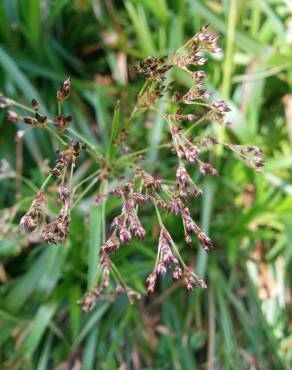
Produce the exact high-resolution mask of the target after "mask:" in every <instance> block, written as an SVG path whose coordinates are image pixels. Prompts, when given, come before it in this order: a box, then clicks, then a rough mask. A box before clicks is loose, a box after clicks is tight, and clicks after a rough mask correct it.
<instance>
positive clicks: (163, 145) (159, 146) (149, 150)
mask: <svg viewBox="0 0 292 370" xmlns="http://www.w3.org/2000/svg"><path fill="white" fill-rule="evenodd" d="M168 147H170V144H159V145H153V146H150V147H149V148H145V149H140V150H137V151H136V152H133V153H129V154H126V155H125V156H124V157H123V158H121V159H120V160H118V161H117V163H118V162H120V161H123V159H124V158H131V157H135V156H137V155H140V154H144V153H148V152H151V151H152V150H156V149H163V148H168Z"/></svg>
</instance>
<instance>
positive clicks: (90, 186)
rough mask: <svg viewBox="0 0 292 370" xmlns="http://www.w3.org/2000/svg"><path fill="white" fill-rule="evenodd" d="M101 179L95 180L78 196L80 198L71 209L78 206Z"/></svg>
mask: <svg viewBox="0 0 292 370" xmlns="http://www.w3.org/2000/svg"><path fill="white" fill-rule="evenodd" d="M98 180H99V178H95V179H94V180H93V181H92V182H91V183H90V184H89V185H88V186H87V187H86V188H85V189H84V190H83V192H82V193H81V194H80V195H79V196H78V198H77V199H76V200H75V202H74V203H73V204H72V207H71V209H73V208H75V207H76V206H77V204H78V203H79V202H80V200H81V199H82V198H83V197H84V195H86V194H87V193H88V192H89V190H90V189H91V188H92V187H93V186H94V185H95V184H96V183H97V181H98Z"/></svg>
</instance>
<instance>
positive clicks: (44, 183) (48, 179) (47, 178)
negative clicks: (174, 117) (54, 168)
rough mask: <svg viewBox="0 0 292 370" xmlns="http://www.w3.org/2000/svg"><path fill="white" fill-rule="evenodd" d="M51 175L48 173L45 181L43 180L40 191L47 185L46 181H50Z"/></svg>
mask: <svg viewBox="0 0 292 370" xmlns="http://www.w3.org/2000/svg"><path fill="white" fill-rule="evenodd" d="M52 176H53V175H52V174H51V173H50V174H49V175H48V176H47V177H46V179H45V181H44V182H43V184H42V186H41V187H40V191H41V190H44V188H45V187H46V186H47V184H48V182H49V181H50V179H51V178H52Z"/></svg>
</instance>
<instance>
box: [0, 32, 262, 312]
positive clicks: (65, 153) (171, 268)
mask: <svg viewBox="0 0 292 370" xmlns="http://www.w3.org/2000/svg"><path fill="white" fill-rule="evenodd" d="M207 30H208V26H203V27H202V28H201V29H200V30H199V32H198V33H197V34H196V35H194V36H193V37H192V38H191V39H190V40H189V41H188V42H187V43H186V44H185V45H183V47H181V48H180V49H178V50H177V51H176V52H175V53H174V54H173V55H171V56H162V57H148V58H147V59H145V60H144V61H142V62H140V63H139V64H138V66H137V68H136V70H137V72H139V73H142V74H143V75H144V76H145V78H146V82H145V84H144V85H143V87H142V89H141V91H140V93H139V95H138V98H137V102H136V105H135V107H134V109H133V112H132V114H131V116H130V118H129V120H128V121H127V123H126V124H125V126H124V127H123V128H122V129H121V130H119V129H117V128H113V132H112V141H111V142H110V144H109V145H110V146H109V148H108V151H107V154H105V155H102V154H101V153H99V152H98V150H97V149H96V147H95V146H94V145H90V142H88V141H87V140H86V139H84V141H85V142H87V143H88V148H87V147H86V146H85V145H84V144H80V143H78V142H75V141H74V140H73V138H72V137H71V136H70V135H71V134H73V135H75V137H79V138H82V136H81V135H80V134H79V133H76V132H75V133H74V130H73V129H72V127H69V125H70V123H71V121H72V118H71V116H65V115H64V113H63V112H62V104H63V102H64V100H66V99H67V98H68V96H69V94H70V90H71V81H70V78H68V79H66V80H65V81H64V83H63V84H62V85H61V86H60V88H59V89H58V91H57V94H56V99H57V115H56V117H55V118H54V119H49V118H48V117H47V116H45V115H43V114H41V113H40V111H39V104H38V102H37V101H36V100H35V99H34V100H33V101H32V102H31V107H27V109H26V110H27V111H28V112H29V113H30V116H21V115H19V114H18V113H17V111H14V110H12V109H11V107H13V106H14V107H18V108H23V107H24V106H23V105H20V104H17V103H16V102H14V101H13V100H10V99H8V98H7V97H5V96H3V95H0V108H9V110H8V112H7V118H8V119H9V120H10V121H12V122H18V121H23V122H24V123H26V124H28V125H30V126H31V127H32V128H35V127H40V128H43V129H47V130H48V131H49V132H51V133H52V134H54V136H55V137H56V138H57V139H58V141H59V143H61V145H62V148H61V149H59V150H57V152H56V155H57V159H56V162H55V165H54V167H53V168H51V169H50V170H49V176H48V180H49V179H50V178H53V177H55V181H56V182H57V192H58V201H59V203H60V204H61V207H60V211H59V213H58V215H57V216H56V217H55V218H54V219H53V220H51V221H50V222H48V223H46V222H45V217H44V211H43V208H44V200H45V197H44V184H43V186H42V187H41V190H40V191H39V192H38V193H37V195H36V196H35V198H34V200H33V203H32V205H31V207H30V209H29V211H28V212H27V213H26V214H25V215H24V216H23V217H22V219H21V221H20V223H21V225H22V226H23V227H24V229H25V230H26V231H27V232H32V231H34V230H36V229H37V228H38V227H39V226H40V225H41V224H42V223H44V224H45V225H44V226H43V229H42V233H41V235H42V238H43V240H44V241H45V242H47V243H49V244H59V243H63V242H64V241H65V240H66V239H67V237H68V233H69V229H70V222H71V211H72V208H73V207H74V206H75V204H76V203H78V201H79V200H80V199H81V198H82V197H83V196H84V195H85V194H87V192H88V191H90V190H91V191H92V190H93V189H94V190H95V184H96V183H97V182H98V181H100V180H101V181H103V180H105V181H106V183H107V181H108V179H110V178H113V179H116V176H118V177H119V178H122V177H123V176H124V175H125V174H126V172H121V170H122V169H123V168H124V167H126V166H124V167H123V164H124V163H126V161H124V157H123V156H122V158H120V159H118V160H117V161H116V162H117V164H115V163H114V162H115V161H114V160H112V159H113V156H114V154H112V153H113V152H114V153H116V150H115V149H114V150H112V149H113V147H112V146H116V147H119V146H122V145H121V144H124V142H125V141H126V139H127V137H128V134H129V132H130V131H129V129H130V123H129V122H132V121H133V117H135V115H136V114H143V113H144V112H146V111H148V110H151V111H155V112H156V113H158V114H160V115H161V117H162V118H163V119H164V120H165V122H166V129H167V130H168V132H169V137H170V142H169V143H168V144H167V145H166V146H167V147H170V148H171V150H172V152H173V154H174V155H176V157H177V168H176V170H175V180H176V181H175V182H174V183H175V185H169V182H168V181H163V180H157V179H155V178H154V177H153V176H152V175H151V174H149V173H147V172H146V171H144V170H143V169H141V168H139V167H138V164H137V163H138V161H139V160H140V159H141V157H140V156H139V151H138V152H137V153H138V154H137V155H136V154H135V153H130V154H129V155H130V158H132V163H131V166H130V169H129V171H128V172H127V176H128V174H129V172H130V171H132V170H133V172H132V175H130V176H129V178H130V180H128V181H127V182H125V183H123V184H122V185H120V186H118V187H116V188H115V189H114V190H112V191H111V195H113V196H115V197H117V198H119V199H120V200H121V201H122V207H121V211H120V213H119V214H118V215H117V216H116V217H115V218H114V219H113V220H112V222H111V225H110V230H109V231H110V235H109V237H108V238H106V236H105V235H104V234H105V232H104V230H103V231H102V240H103V241H104V243H103V245H102V246H101V247H100V256H99V257H100V258H99V261H100V262H99V266H98V274H97V280H96V282H95V286H94V288H93V289H91V290H89V291H88V292H86V293H85V295H84V296H83V298H82V299H80V300H79V301H78V303H79V304H80V305H81V306H82V310H83V311H84V312H88V311H90V310H92V308H93V307H94V305H95V303H96V300H97V299H99V298H100V297H101V294H102V292H103V291H104V290H105V289H106V288H108V290H110V289H111V288H112V284H111V277H113V278H114V279H115V281H116V283H117V284H116V285H115V288H114V293H115V294H121V293H126V294H127V295H128V297H129V300H130V301H133V299H135V298H139V297H140V294H139V293H137V292H135V291H133V290H132V289H131V288H129V287H128V286H127V285H126V284H125V282H124V281H123V279H122V277H121V276H120V273H119V271H118V270H117V268H116V267H115V265H114V263H113V260H112V259H111V254H112V253H117V252H118V251H119V249H120V248H122V247H123V245H129V244H130V243H131V241H132V240H133V239H136V240H138V241H140V240H142V239H144V238H145V237H146V230H147V227H145V225H144V226H143V225H142V222H141V220H140V212H141V208H142V207H143V205H144V204H145V203H147V204H148V206H147V207H149V206H152V207H153V208H154V209H155V212H156V216H157V220H158V223H159V226H160V235H159V240H158V245H157V258H156V262H155V265H154V268H153V270H152V271H151V273H150V275H149V276H148V278H147V279H146V286H147V290H148V292H149V293H153V292H154V290H155V286H156V285H157V281H158V278H159V277H160V276H164V275H165V274H167V273H170V274H171V275H172V279H173V281H174V282H177V281H180V282H181V283H182V284H183V285H184V286H185V288H186V289H187V290H188V291H192V290H193V288H194V287H195V286H200V287H201V288H206V287H207V286H206V283H205V281H204V280H203V279H201V278H200V277H198V276H197V275H196V274H195V272H193V271H192V270H191V269H190V267H188V266H187V264H185V262H184V260H183V258H182V256H181V252H180V248H179V245H177V244H176V242H175V241H174V239H173V237H172V236H171V233H170V231H169V230H168V229H167V227H166V226H165V225H164V223H163V213H171V214H173V215H175V216H177V217H178V218H179V220H180V221H181V224H182V227H183V230H184V240H185V242H186V243H187V244H188V245H190V246H192V245H193V238H194V239H195V240H197V242H196V243H197V244H199V245H200V246H201V247H202V248H203V250H204V251H205V252H209V251H210V250H211V248H212V247H213V242H212V240H211V239H210V238H209V236H208V235H206V234H205V232H204V231H203V230H202V229H201V228H200V226H198V225H197V223H196V222H195V221H194V220H193V218H192V216H191V212H190V209H189V205H188V202H189V201H190V199H191V198H192V197H199V196H201V195H202V194H203V191H202V190H201V188H200V187H199V186H198V185H197V184H196V183H195V181H194V179H193V176H192V175H191V174H192V173H193V171H190V170H189V168H193V169H194V171H197V174H198V175H199V177H200V176H206V175H211V176H217V175H218V172H217V170H216V169H215V168H214V167H213V165H212V163H209V162H204V161H203V160H202V157H203V156H204V153H205V152H206V151H208V150H209V149H212V148H213V147H215V146H217V145H222V146H223V147H224V148H227V149H229V150H231V151H232V152H234V153H236V154H237V155H238V156H239V157H240V158H241V159H242V160H243V161H245V162H246V163H247V164H248V165H249V166H251V167H253V168H255V169H256V170H257V171H259V170H260V169H261V168H262V167H263V165H264V160H263V159H262V158H261V151H260V149H259V148H257V147H254V146H241V145H237V144H233V143H221V142H219V140H218V139H217V138H216V137H214V136H213V135H210V134H207V135H205V136H202V137H199V136H196V137H194V136H191V135H190V134H191V133H193V130H194V128H195V127H197V125H199V124H202V123H205V122H208V121H215V122H218V123H219V124H221V125H228V124H229V121H228V120H227V118H228V117H226V115H227V114H228V112H230V108H229V106H228V105H227V104H226V102H225V101H223V100H217V101H212V99H211V98H212V94H211V92H209V91H208V90H207V89H206V87H205V85H204V79H205V78H206V77H207V74H206V73H205V71H203V70H201V66H203V65H204V64H205V63H206V62H207V56H208V53H218V52H220V50H221V49H220V48H219V47H218V45H217V43H218V36H216V35H213V34H211V33H208V32H207ZM175 68H179V69H180V70H182V71H184V73H187V74H188V75H189V76H190V78H191V80H192V81H193V86H192V87H191V88H190V89H189V90H186V89H184V90H182V89H180V88H178V87H177V86H176V82H175V81H171V82H168V81H170V80H169V78H168V76H167V73H169V72H170V71H171V70H173V69H175ZM162 97H163V98H164V99H165V100H166V102H167V103H168V105H169V107H170V110H169V112H168V113H164V112H161V111H160V110H159V109H158V108H157V107H156V103H157V102H158V101H159V99H160V98H162ZM165 100H164V101H165ZM118 108H119V109H120V105H119V104H118ZM194 108H196V110H195V109H194ZM50 125H51V126H50ZM187 125H188V126H187ZM82 150H86V151H87V152H88V153H89V155H90V156H91V157H92V158H93V159H94V164H96V163H97V160H98V166H99V168H98V170H97V171H95V172H94V173H92V174H90V175H89V176H87V177H86V178H84V179H82V180H81V181H80V183H79V184H78V185H77V186H76V188H74V187H73V188H72V183H74V181H72V177H73V175H74V173H73V172H74V171H73V170H74V168H75V164H76V160H77V157H78V156H79V154H80V152H81V151H82ZM143 151H144V150H142V152H143ZM146 151H147V150H146ZM123 154H125V153H123ZM140 154H141V151H140ZM209 158H211V156H209ZM81 172H82V171H81ZM97 174H98V175H97ZM76 178H77V176H76ZM48 180H46V181H48ZM74 180H75V178H74ZM87 181H91V183H90V184H89V185H88V186H87V187H86V188H85V189H84V190H83V191H82V192H81V193H80V194H79V196H78V197H77V199H76V200H75V199H74V196H75V194H76V189H77V188H78V187H80V185H83V184H85V183H86V182H87ZM101 185H102V184H101ZM101 185H100V190H101V189H102V186H101ZM108 195H109V191H108V190H105V191H104V192H103V193H102V192H100V193H99V196H98V199H99V201H100V202H104V201H105V199H106V198H107V197H108ZM73 201H74V202H73Z"/></svg>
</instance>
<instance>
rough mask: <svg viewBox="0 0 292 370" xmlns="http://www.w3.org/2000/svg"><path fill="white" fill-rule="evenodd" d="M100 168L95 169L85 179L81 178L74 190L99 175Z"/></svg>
mask: <svg viewBox="0 0 292 370" xmlns="http://www.w3.org/2000/svg"><path fill="white" fill-rule="evenodd" d="M100 171H101V170H100V168H99V169H98V170H97V171H94V172H93V173H92V174H90V175H89V176H87V177H85V178H84V179H83V180H81V181H80V182H79V183H78V184H77V185H76V186H75V188H74V192H76V190H77V189H79V187H80V186H82V185H83V184H84V183H85V182H87V181H89V180H91V179H92V178H93V177H95V176H97V175H98V174H99V173H100Z"/></svg>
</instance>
